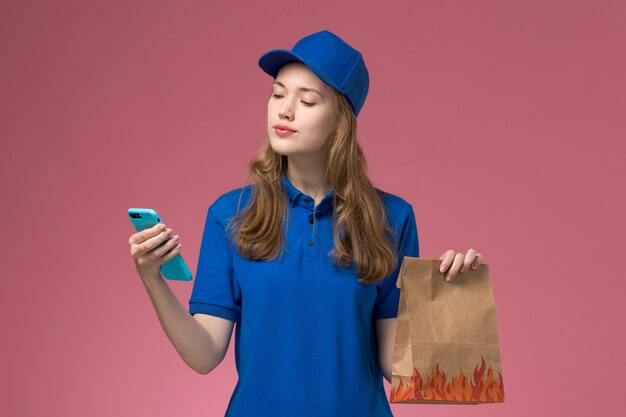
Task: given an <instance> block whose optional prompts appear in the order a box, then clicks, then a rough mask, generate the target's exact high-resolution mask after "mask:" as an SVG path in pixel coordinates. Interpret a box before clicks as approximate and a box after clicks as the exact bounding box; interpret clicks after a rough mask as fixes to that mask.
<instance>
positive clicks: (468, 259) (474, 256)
mask: <svg viewBox="0 0 626 417" xmlns="http://www.w3.org/2000/svg"><path fill="white" fill-rule="evenodd" d="M439 259H441V261H442V262H441V267H440V268H439V271H441V272H442V273H444V274H445V273H446V271H448V275H446V281H448V282H450V281H452V280H453V279H454V277H455V276H456V274H457V273H458V272H465V271H467V270H468V269H469V268H470V267H471V268H472V269H476V268H478V265H480V262H481V261H482V259H483V256H482V255H481V254H480V253H478V252H476V251H475V250H474V249H469V250H468V251H467V254H466V255H463V254H462V253H461V252H459V253H456V252H454V251H453V250H452V249H448V250H447V251H446V252H444V254H443V255H441V257H440V258H439ZM448 268H450V269H449V270H448Z"/></svg>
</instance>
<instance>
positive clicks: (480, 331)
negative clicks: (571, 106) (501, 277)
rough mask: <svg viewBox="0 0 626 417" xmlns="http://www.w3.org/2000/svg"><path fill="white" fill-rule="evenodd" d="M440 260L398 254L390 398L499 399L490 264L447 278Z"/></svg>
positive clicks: (439, 400)
mask: <svg viewBox="0 0 626 417" xmlns="http://www.w3.org/2000/svg"><path fill="white" fill-rule="evenodd" d="M441 262H442V261H441V260H439V259H423V258H414V257H411V256H405V257H404V259H403V261H402V266H401V267H400V272H399V275H398V280H397V283H396V286H397V287H398V288H400V305H399V307H398V319H397V330H396V341H395V345H394V350H393V366H392V377H391V393H390V396H389V397H390V398H389V402H390V403H396V404H397V403H411V404H484V403H499V402H504V385H503V381H502V367H501V362H500V347H499V345H498V329H497V324H496V309H495V303H494V299H493V293H492V291H491V286H490V283H489V267H488V265H487V264H484V263H481V264H480V265H479V267H478V268H477V269H475V270H474V269H471V268H470V269H468V270H467V271H465V272H462V273H459V274H457V275H456V276H455V277H454V279H453V280H452V282H447V281H446V280H445V277H444V274H443V273H441V272H440V271H439V267H440V266H441Z"/></svg>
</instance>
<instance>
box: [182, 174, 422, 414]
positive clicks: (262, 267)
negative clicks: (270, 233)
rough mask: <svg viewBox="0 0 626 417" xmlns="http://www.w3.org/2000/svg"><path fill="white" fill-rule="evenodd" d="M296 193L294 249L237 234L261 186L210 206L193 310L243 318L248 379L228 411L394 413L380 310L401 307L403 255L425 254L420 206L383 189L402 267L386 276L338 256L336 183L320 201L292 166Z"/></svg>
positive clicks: (240, 367) (242, 357) (290, 221)
mask: <svg viewBox="0 0 626 417" xmlns="http://www.w3.org/2000/svg"><path fill="white" fill-rule="evenodd" d="M281 181H282V185H283V189H284V192H285V193H286V195H287V198H288V202H289V205H288V209H289V213H288V217H287V219H286V220H285V226H286V230H285V235H286V239H285V241H286V251H285V253H284V254H283V255H282V257H278V258H277V259H275V260H273V261H271V262H268V261H249V260H246V259H244V258H242V257H240V256H239V254H238V253H237V251H236V250H235V248H234V247H233V246H232V245H231V244H229V242H228V239H227V236H226V230H225V227H226V225H227V224H228V221H229V218H231V217H232V216H234V215H235V214H236V213H237V205H238V202H239V197H240V195H241V196H242V198H241V207H240V209H243V208H245V206H246V204H247V203H248V202H249V200H250V197H251V191H252V189H251V186H250V185H248V186H246V187H244V188H243V189H242V188H238V189H235V190H231V191H229V192H226V193H224V194H222V195H221V196H219V197H218V198H217V200H216V201H215V202H214V203H213V204H212V205H211V206H210V207H209V209H208V213H207V218H206V223H205V227H204V232H203V236H202V245H201V248H200V254H199V260H198V268H197V272H196V277H195V282H194V285H193V290H192V294H191V298H190V300H189V313H190V314H194V313H204V314H210V315H213V316H217V317H222V318H225V319H228V320H232V321H233V322H236V326H235V361H236V367H237V374H238V382H237V385H236V386H235V389H234V392H233V394H232V397H231V399H230V402H229V404H228V409H227V410H226V417H265V416H267V417H283V416H284V417H287V416H289V417H292V416H298V417H308V416H311V417H320V416H323V417H335V416H337V417H340V416H341V417H346V416H367V417H383V416H392V413H391V409H390V407H389V402H388V400H387V395H386V393H385V390H384V385H383V375H382V372H381V369H380V366H379V362H378V351H377V341H376V333H375V330H376V329H375V320H377V319H385V318H391V317H397V314H398V302H399V296H400V289H399V288H397V287H396V279H397V276H398V272H399V270H400V266H401V263H402V257H403V256H405V255H406V256H414V257H418V256H419V246H418V236H417V227H416V222H415V215H414V213H413V207H412V206H411V205H410V204H409V203H408V202H406V201H405V200H403V199H402V198H401V197H399V196H396V195H393V194H391V193H383V195H384V199H383V201H384V206H385V208H386V210H387V214H388V218H389V222H390V224H391V225H392V227H393V228H394V230H395V231H396V236H397V241H398V242H399V245H398V247H397V248H396V250H397V251H398V254H399V257H398V263H397V267H396V269H395V271H394V272H393V273H392V274H391V275H389V276H388V277H386V278H385V279H384V280H382V281H380V282H378V283H376V284H362V283H359V282H358V281H357V275H356V273H355V270H356V269H355V267H351V268H345V267H340V268H339V269H336V268H335V267H334V266H333V264H332V260H331V258H330V256H331V250H332V248H333V233H332V224H331V215H332V205H333V198H332V197H333V189H332V188H331V189H330V190H329V191H328V193H327V194H326V196H325V197H324V198H323V200H322V201H321V202H320V203H318V205H317V207H316V208H315V217H313V204H314V200H313V198H312V197H311V196H308V195H306V194H304V193H302V192H300V191H299V190H298V189H297V188H295V187H294V186H293V185H292V184H291V182H290V181H289V180H288V179H287V176H286V175H285V174H284V173H283V174H282V177H281Z"/></svg>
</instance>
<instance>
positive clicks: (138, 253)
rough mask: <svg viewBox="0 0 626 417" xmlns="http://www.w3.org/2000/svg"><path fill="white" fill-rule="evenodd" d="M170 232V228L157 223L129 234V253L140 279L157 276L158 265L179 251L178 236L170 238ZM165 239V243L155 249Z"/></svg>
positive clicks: (158, 272)
mask: <svg viewBox="0 0 626 417" xmlns="http://www.w3.org/2000/svg"><path fill="white" fill-rule="evenodd" d="M171 234H172V229H166V226H165V225H164V224H162V223H159V224H157V225H154V226H153V227H151V228H149V229H145V230H142V231H141V232H137V233H135V234H133V235H131V236H130V238H129V239H128V243H129V245H130V254H131V256H132V257H133V260H134V261H135V267H136V268H137V272H138V273H139V276H141V278H142V279H144V280H145V279H151V278H156V277H159V275H160V271H159V268H160V266H161V265H162V264H164V263H165V262H167V261H169V260H170V259H172V258H173V257H174V256H176V255H178V254H179V253H180V247H181V246H182V245H179V236H178V235H176V236H174V237H172V238H171V239H170V235H171ZM168 239H169V240H168ZM166 240H168V242H167V243H165V244H164V245H163V246H161V247H159V248H158V249H155V248H156V247H157V246H159V245H160V244H161V243H163V242H164V241H166Z"/></svg>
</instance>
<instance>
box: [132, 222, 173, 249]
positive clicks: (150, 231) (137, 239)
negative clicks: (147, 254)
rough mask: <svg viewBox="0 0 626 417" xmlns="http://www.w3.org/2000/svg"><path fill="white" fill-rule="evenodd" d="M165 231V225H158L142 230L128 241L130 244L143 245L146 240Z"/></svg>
mask: <svg viewBox="0 0 626 417" xmlns="http://www.w3.org/2000/svg"><path fill="white" fill-rule="evenodd" d="M163 230H165V225H164V224H163V223H157V224H155V225H154V226H152V227H149V228H147V229H144V230H142V231H141V232H137V233H135V234H133V235H132V236H131V237H130V239H128V243H129V244H131V245H132V244H134V243H141V242H143V241H145V240H146V239H149V238H151V237H153V236H156V235H157V234H159V233H160V232H162V231H163Z"/></svg>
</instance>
